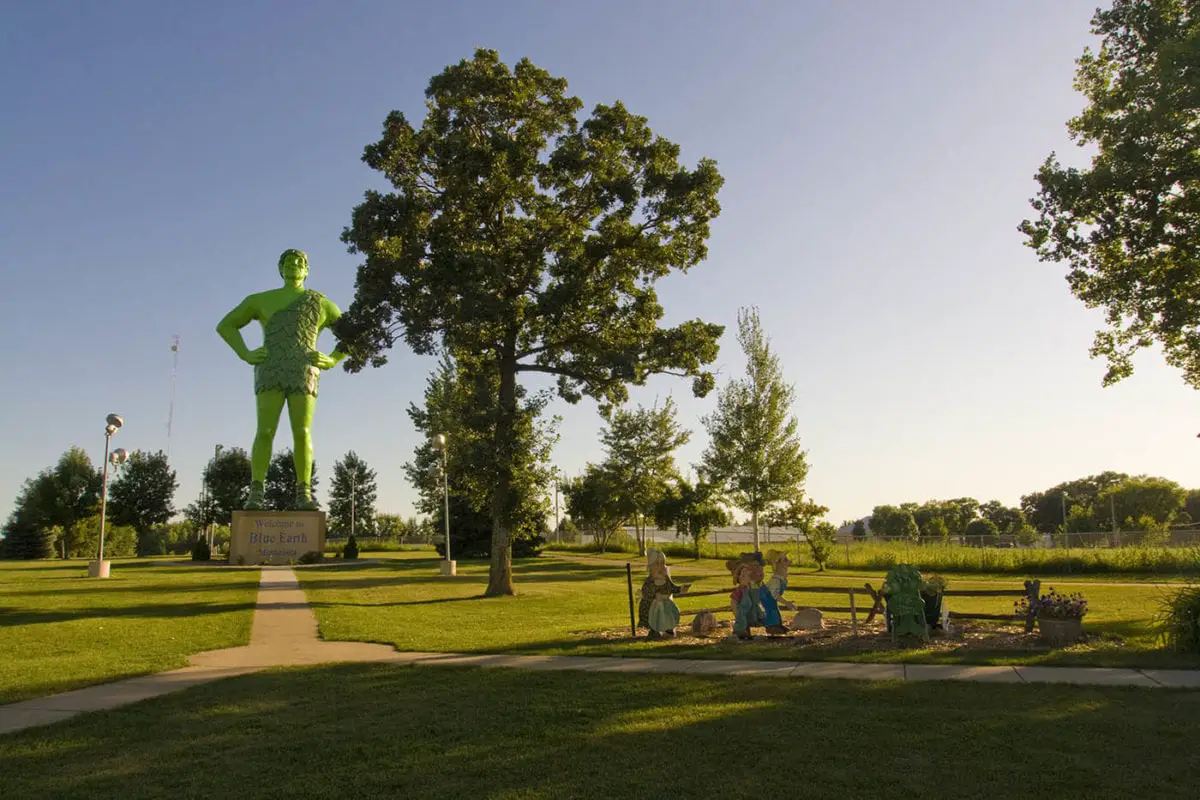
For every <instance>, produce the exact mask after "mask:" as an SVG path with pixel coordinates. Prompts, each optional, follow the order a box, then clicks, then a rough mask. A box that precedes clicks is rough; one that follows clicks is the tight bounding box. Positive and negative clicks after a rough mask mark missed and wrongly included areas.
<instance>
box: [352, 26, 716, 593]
mask: <svg viewBox="0 0 1200 800" xmlns="http://www.w3.org/2000/svg"><path fill="white" fill-rule="evenodd" d="M566 90H567V83H566V81H565V80H564V79H562V78H556V77H554V76H552V75H550V73H548V72H546V71H545V70H543V69H539V68H538V67H536V66H535V65H534V64H533V63H531V62H530V61H529V60H528V59H522V60H521V61H519V62H518V63H517V64H516V65H515V67H514V68H512V69H510V68H509V67H508V66H507V65H505V64H504V63H502V62H501V61H500V57H499V55H498V54H497V53H496V52H495V51H492V50H484V49H480V50H477V51H476V52H475V55H474V58H471V59H464V60H462V61H461V62H459V63H457V64H454V65H451V66H449V67H447V68H446V69H445V70H444V71H443V72H442V73H441V74H439V75H436V76H434V77H433V79H432V80H431V81H430V82H429V87H428V89H427V90H426V93H425V94H426V99H427V103H426V107H427V114H426V117H425V121H424V124H423V125H422V126H421V127H420V128H414V127H413V126H412V125H411V124H410V123H409V121H408V120H407V119H406V118H405V116H404V114H402V113H401V112H399V111H393V112H392V113H391V114H389V115H388V117H387V120H386V122H385V123H384V128H383V136H382V138H381V139H380V140H379V141H378V142H376V143H374V144H371V145H369V146H367V148H366V150H365V152H364V155H363V160H364V161H365V162H366V163H367V165H368V166H370V167H371V168H372V169H374V170H377V171H378V172H380V173H381V174H382V175H383V176H384V177H385V178H386V179H387V181H388V182H389V183H390V184H391V185H392V188H393V191H391V192H379V191H374V190H372V191H368V192H367V193H366V196H365V199H364V201H363V202H362V203H361V204H360V205H358V206H357V207H356V208H355V209H354V212H353V218H352V222H351V224H350V226H349V227H348V228H347V229H346V231H345V232H344V234H343V239H344V241H345V242H346V243H347V244H348V245H349V246H350V250H351V252H355V253H359V254H361V255H363V256H365V262H364V263H363V264H362V266H360V267H359V270H358V278H357V289H356V293H355V299H354V302H353V303H352V304H351V306H350V308H349V309H348V310H347V312H346V314H345V316H344V317H343V318H342V320H341V321H340V322H339V325H338V329H337V334H338V336H339V339H340V340H341V341H342V342H343V343H344V345H345V349H346V351H347V352H348V353H349V357H348V358H347V360H346V363H345V367H346V369H347V370H350V371H356V370H359V369H362V368H363V367H364V366H365V365H367V364H371V365H374V366H378V365H381V364H383V363H385V361H386V352H387V350H388V349H389V348H390V347H391V346H392V345H393V344H394V343H395V342H396V341H397V340H398V339H401V338H403V340H404V341H405V342H406V343H407V344H408V345H409V346H410V347H411V348H412V349H413V350H414V351H416V352H417V353H419V354H432V353H434V352H435V351H436V350H437V348H439V347H442V346H444V347H447V348H448V349H449V350H451V351H452V352H453V353H455V354H456V356H457V355H461V354H463V353H470V354H472V356H474V357H477V358H479V359H481V360H482V361H486V362H488V364H489V365H490V367H489V368H490V369H491V370H492V372H493V373H494V374H495V376H496V378H497V380H498V383H499V385H498V391H497V392H496V394H495V395H494V397H493V398H491V400H490V402H489V405H488V408H489V409H491V410H492V411H493V412H494V417H493V420H492V433H491V438H492V439H493V447H494V450H495V452H496V454H497V470H496V485H495V490H494V492H493V494H492V518H493V537H494V543H493V547H492V563H491V570H490V573H489V580H488V587H487V590H486V594H488V595H497V594H511V593H512V591H513V587H512V566H511V553H510V542H509V532H510V531H511V529H512V524H513V520H512V511H513V506H512V503H511V502H510V500H511V498H510V497H509V494H510V484H511V483H512V480H513V456H512V442H513V440H514V435H515V425H516V423H517V420H518V393H517V387H518V375H520V374H521V373H538V374H543V375H550V376H554V377H555V378H556V379H557V389H558V393H559V395H560V396H561V397H563V398H564V399H566V400H567V401H569V402H577V401H578V400H580V399H581V398H582V397H583V396H585V395H586V396H590V397H593V398H595V399H597V400H598V401H600V402H601V403H603V404H606V405H607V404H619V403H621V402H623V401H624V400H625V399H626V398H627V396H628V390H627V386H628V385H629V384H642V383H644V382H645V381H646V379H647V378H648V377H649V376H651V375H653V374H656V373H675V374H680V375H684V376H690V377H691V378H693V389H694V391H695V392H696V393H697V394H698V395H704V394H706V393H707V392H708V391H709V390H710V389H711V387H712V384H713V378H712V375H711V374H710V373H709V372H707V371H706V370H705V366H706V365H707V364H710V363H712V362H713V361H714V360H715V359H716V355H717V340H718V339H719V337H720V335H721V333H722V328H721V326H719V325H710V324H707V323H704V322H701V321H699V320H692V321H688V322H683V323H681V324H679V325H677V326H675V327H670V328H664V327H660V325H659V322H660V321H661V319H662V317H663V315H664V313H665V312H664V309H663V307H662V306H661V305H660V303H659V301H658V297H657V294H656V292H655V288H654V287H655V283H656V282H657V281H658V280H659V279H661V278H664V277H666V276H667V275H669V274H670V273H671V272H673V271H676V272H685V271H687V270H688V269H690V268H691V267H693V266H695V265H696V264H698V263H700V262H701V261H702V260H703V259H704V258H705V256H706V253H707V249H706V241H707V239H708V234H709V222H710V221H711V220H712V219H713V218H714V217H716V215H717V214H718V212H719V210H720V207H719V205H718V203H717V191H718V190H719V189H720V187H721V183H722V179H721V176H720V174H719V173H718V172H717V168H716V164H715V163H714V162H713V161H711V160H708V159H701V160H700V162H699V163H698V164H697V166H696V167H695V168H694V169H687V168H685V167H683V166H681V165H680V163H679V147H678V145H676V144H673V143H672V142H670V141H668V140H666V139H664V138H662V137H660V136H656V135H655V134H654V133H653V132H652V131H651V129H650V127H649V126H648V124H647V120H646V119H645V118H644V117H640V116H638V115H636V114H633V113H631V112H630V111H629V110H627V109H626V108H625V106H624V105H623V104H622V103H620V102H615V103H613V104H611V105H603V104H601V105H597V106H596V107H595V108H594V109H593V110H592V113H591V114H590V115H589V116H588V117H587V118H586V119H584V120H583V121H582V122H580V120H579V113H580V111H581V109H582V108H583V104H582V102H581V101H580V100H579V99H578V98H576V97H572V96H570V95H568V94H567V93H566Z"/></svg>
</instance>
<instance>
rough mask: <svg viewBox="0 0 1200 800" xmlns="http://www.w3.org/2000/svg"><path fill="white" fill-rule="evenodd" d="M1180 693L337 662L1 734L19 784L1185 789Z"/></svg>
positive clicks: (392, 790)
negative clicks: (50, 725)
mask: <svg viewBox="0 0 1200 800" xmlns="http://www.w3.org/2000/svg"><path fill="white" fill-rule="evenodd" d="M1198 738H1200V692H1175V691H1167V690H1145V689H1113V688H1108V689H1102V688H1079V687H1069V686H1052V685H1032V684H1031V685H1024V686H1007V685H989V684H946V683H911V684H905V683H898V682H881V683H857V682H847V681H808V680H801V679H777V678H776V679H772V678H719V677H705V676H689V675H669V676H657V675H636V674H622V675H614V674H607V675H605V674H595V673H565V672H525V671H520V670H508V669H495V670H479V669H468V668H453V667H401V666H394V665H342V666H338V667H325V668H310V669H296V670H282V671H272V672H267V673H261V674H257V675H250V676H244V677H240V678H234V679H230V680H225V681H221V682H218V683H215V684H209V685H206V686H202V687H197V688H194V689H191V690H189V691H187V692H184V693H181V694H178V695H172V696H168V697H165V698H162V699H159V700H154V701H150V702H146V703H140V704H137V705H134V706H131V707H127V708H123V709H118V710H115V711H111V712H107V713H103V714H90V715H86V716H83V717H79V718H76V719H73V720H69V721H67V722H65V723H62V724H59V725H55V726H53V727H51V728H43V729H35V730H30V731H26V732H22V733H18V734H13V735H8V736H4V737H0V763H3V764H4V790H5V794H6V796H12V797H20V798H25V799H26V800H33V799H34V798H50V797H53V798H88V799H89V800H92V799H93V798H108V797H116V798H121V800H137V799H138V798H159V797H180V798H183V797H241V798H248V797H328V798H344V797H362V798H373V797H389V798H400V797H403V798H424V797H429V798H446V797H461V798H480V800H483V799H484V798H489V799H490V798H527V799H529V798H554V799H555V800H557V799H558V798H605V800H612V799H614V798H625V797H669V798H692V797H731V798H742V797H745V798H749V797H776V796H785V797H786V796H800V797H853V798H858V797H863V798H865V797H922V798H942V797H946V798H955V799H956V800H957V799H958V798H976V797H977V798H988V800H1004V799H1005V798H1014V799H1017V798H1019V799H1020V800H1026V798H1028V797H1030V796H1031V793H1034V794H1036V795H1037V796H1040V797H1054V798H1059V797H1061V798H1075V797H1079V798H1083V797H1093V798H1099V797H1103V798H1148V797H1153V798H1158V799H1159V800H1165V799H1166V798H1192V797H1195V792H1196V787H1195V777H1196V771H1195V770H1196V760H1195V759H1196V756H1195V742H1196V741H1197V739H1198Z"/></svg>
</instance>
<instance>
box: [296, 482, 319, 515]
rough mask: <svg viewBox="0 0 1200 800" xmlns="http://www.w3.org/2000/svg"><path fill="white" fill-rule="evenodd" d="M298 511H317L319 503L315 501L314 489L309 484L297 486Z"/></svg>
mask: <svg viewBox="0 0 1200 800" xmlns="http://www.w3.org/2000/svg"><path fill="white" fill-rule="evenodd" d="M296 510H297V511H316V510H317V503H316V501H315V500H313V496H312V487H310V486H309V485H308V484H307V483H298V484H296Z"/></svg>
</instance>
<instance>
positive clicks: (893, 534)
mask: <svg viewBox="0 0 1200 800" xmlns="http://www.w3.org/2000/svg"><path fill="white" fill-rule="evenodd" d="M871 530H872V531H873V532H874V533H875V535H876V536H882V537H884V538H887V539H905V538H907V539H916V538H918V537H919V536H920V535H921V529H920V528H919V527H918V526H917V520H916V517H914V516H913V512H912V511H911V510H909V509H907V508H897V507H896V506H886V505H884V506H875V509H874V510H873V511H872V512H871Z"/></svg>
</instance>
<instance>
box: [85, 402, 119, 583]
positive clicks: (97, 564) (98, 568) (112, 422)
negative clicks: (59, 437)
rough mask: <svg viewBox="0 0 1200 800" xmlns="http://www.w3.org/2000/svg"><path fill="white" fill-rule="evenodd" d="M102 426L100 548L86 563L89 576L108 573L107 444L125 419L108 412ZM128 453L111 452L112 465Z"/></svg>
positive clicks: (95, 576) (103, 576) (97, 576)
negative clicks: (106, 544)
mask: <svg viewBox="0 0 1200 800" xmlns="http://www.w3.org/2000/svg"><path fill="white" fill-rule="evenodd" d="M105 423H106V424H105V426H104V468H103V470H104V471H103V475H102V477H101V479H100V550H99V552H98V553H97V556H96V560H95V561H94V562H92V563H91V564H88V577H89V578H107V577H108V574H109V564H108V563H107V562H105V560H104V526H105V523H106V521H107V516H108V463H109V458H110V456H109V445H110V444H111V443H112V436H113V434H114V433H116V432H117V431H118V430H120V428H121V426H122V425H124V424H125V421H124V420H123V419H121V417H120V416H118V415H117V414H109V415H108V417H107V418H106V419H105ZM128 457H129V454H128V453H126V452H125V451H124V450H116V451H114V452H113V453H112V456H111V459H112V463H113V465H114V466H116V465H117V464H124V463H125V460H126V459H127V458H128Z"/></svg>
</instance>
